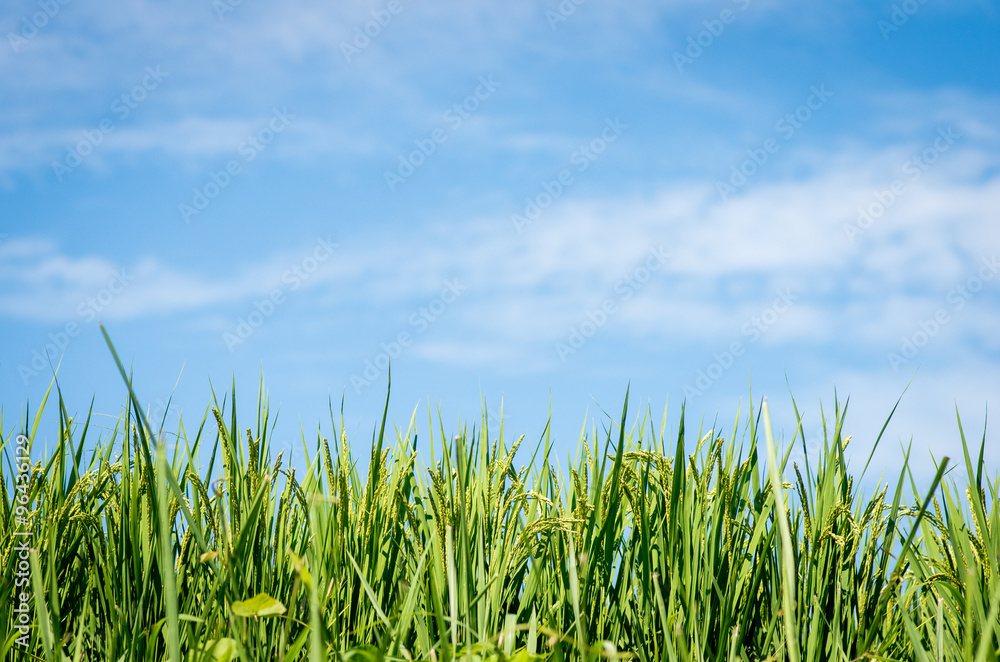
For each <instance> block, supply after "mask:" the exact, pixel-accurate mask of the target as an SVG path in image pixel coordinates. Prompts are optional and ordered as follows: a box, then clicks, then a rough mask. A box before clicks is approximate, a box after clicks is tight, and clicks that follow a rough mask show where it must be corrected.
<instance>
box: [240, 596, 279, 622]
mask: <svg viewBox="0 0 1000 662" xmlns="http://www.w3.org/2000/svg"><path fill="white" fill-rule="evenodd" d="M232 609H233V613H234V614H236V615H237V616H243V617H244V618H250V617H251V616H255V617H257V618H264V617H267V616H280V615H282V614H284V613H285V605H283V604H281V603H280V602H279V601H277V600H275V599H274V598H272V597H271V596H270V595H268V594H267V593H258V594H257V595H255V596H253V597H252V598H250V599H249V600H237V601H236V602H234V603H233V607H232Z"/></svg>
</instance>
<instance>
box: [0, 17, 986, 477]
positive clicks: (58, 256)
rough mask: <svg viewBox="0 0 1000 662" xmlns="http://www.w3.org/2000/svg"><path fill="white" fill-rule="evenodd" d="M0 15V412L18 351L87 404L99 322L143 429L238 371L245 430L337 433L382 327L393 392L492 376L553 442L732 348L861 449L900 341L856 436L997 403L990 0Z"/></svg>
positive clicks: (923, 440) (700, 400) (27, 399)
mask: <svg viewBox="0 0 1000 662" xmlns="http://www.w3.org/2000/svg"><path fill="white" fill-rule="evenodd" d="M0 33H2V34H3V35H4V36H5V38H4V43H3V44H0V90H2V95H3V96H2V98H3V103H2V104H0V210H2V212H0V235H2V236H0V402H2V403H3V407H4V426H5V431H4V432H5V434H6V433H7V432H9V431H10V430H11V429H13V428H14V427H15V426H16V425H17V421H18V417H19V416H20V412H23V411H24V408H25V405H26V404H28V403H30V404H31V405H32V407H34V406H36V405H37V404H38V402H39V401H40V399H41V395H42V394H43V393H44V391H45V389H46V388H47V387H48V384H49V382H50V380H51V378H52V368H51V367H50V363H51V364H52V365H55V364H56V363H59V362H60V361H61V367H60V368H59V374H58V379H59V384H60V385H61V387H62V389H63V392H64V394H65V396H66V397H67V399H68V406H69V408H70V411H71V413H72V412H76V413H77V414H78V415H79V414H83V413H85V411H86V409H87V407H88V406H89V403H90V400H91V398H95V410H96V411H97V412H100V413H101V414H111V415H114V414H116V413H117V412H118V411H119V410H120V408H121V406H122V404H123V402H124V391H123V387H122V384H121V380H120V378H119V377H118V375H117V373H116V369H115V367H114V364H113V362H112V360H111V358H110V355H109V352H108V351H107V348H106V347H105V345H104V342H103V339H102V338H101V335H100V330H99V326H98V324H99V323H103V324H104V325H105V327H106V328H107V330H108V331H109V333H110V334H111V336H112V338H113V339H114V341H115V343H116V345H117V347H118V349H119V351H120V353H121V355H122V356H123V358H124V360H125V361H126V362H127V363H129V364H130V365H131V366H132V367H133V369H134V371H135V375H136V386H137V388H138V391H139V394H140V397H141V398H142V399H143V400H144V402H145V404H147V405H148V406H150V407H152V408H153V409H154V410H156V411H160V410H161V409H162V403H165V402H166V400H167V399H168V398H169V397H170V396H171V394H173V397H174V400H173V404H172V406H171V412H170V413H169V414H168V427H171V428H176V426H177V423H178V418H179V416H180V415H183V417H184V420H185V421H186V423H187V425H188V427H189V428H190V427H192V426H196V424H197V421H198V420H200V417H201V415H202V414H203V412H204V410H205V406H206V404H207V403H208V400H209V397H210V386H211V385H214V386H215V388H216V389H217V390H219V391H220V392H221V391H225V390H227V389H228V386H229V385H230V383H231V381H232V380H233V379H234V378H235V381H236V384H237V389H238V391H239V394H240V403H241V407H245V414H246V418H247V421H248V422H249V420H250V418H251V416H252V415H253V412H254V408H253V406H252V400H253V398H254V397H255V394H256V388H257V383H258V380H259V377H260V374H261V371H262V370H263V373H264V375H265V378H266V383H267V388H268V391H269V394H270V398H271V402H272V407H274V408H277V409H279V410H280V423H279V426H278V432H279V434H278V437H277V439H275V444H276V446H278V447H282V446H287V447H299V446H300V441H299V439H300V432H299V426H300V425H301V426H302V427H303V428H304V429H305V430H306V431H307V435H308V436H309V437H310V438H312V437H313V436H314V434H315V432H314V431H315V429H316V426H317V425H318V424H321V423H322V424H323V425H324V434H326V435H329V434H330V426H329V422H328V421H329V413H328V409H329V404H328V402H329V400H330V399H332V400H333V402H334V406H335V408H338V409H339V403H340V400H341V398H344V400H345V411H346V424H347V431H348V435H349V436H350V437H351V438H352V439H355V440H356V442H357V443H358V445H359V447H360V448H361V449H362V450H363V449H364V448H365V447H366V445H367V443H368V440H369V439H370V438H371V434H372V430H373V427H374V426H375V424H376V422H377V419H378V416H379V414H380V413H381V407H382V401H383V398H384V396H385V380H386V370H385V369H384V366H385V363H386V359H387V358H391V359H392V371H393V394H392V400H391V406H390V412H391V416H392V418H393V419H394V420H395V421H396V423H397V424H398V425H399V426H401V427H404V428H405V426H406V424H407V423H408V421H409V418H410V414H411V413H412V411H413V409H414V408H415V407H417V406H419V408H420V409H419V414H418V421H426V420H427V406H428V403H430V406H431V407H432V408H435V410H436V409H437V408H438V407H440V410H441V412H442V416H443V417H444V421H445V426H446V431H447V432H448V433H449V434H451V433H453V432H454V431H456V429H457V423H458V420H459V418H460V417H461V418H462V419H463V420H465V419H470V418H474V417H476V416H478V414H479V412H480V407H481V404H482V403H483V402H485V403H486V406H487V407H488V408H489V409H490V410H491V411H493V412H495V413H497V412H499V409H500V405H501V401H502V402H503V408H504V412H505V417H506V418H507V420H508V427H507V432H508V433H510V432H514V433H515V434H520V433H525V434H527V436H528V438H529V439H531V440H535V439H537V438H538V436H539V435H540V434H541V432H542V428H543V426H544V422H545V419H546V416H547V413H548V410H549V406H550V402H551V408H552V414H553V428H552V432H553V434H554V436H555V439H556V443H557V444H558V445H559V447H560V448H563V449H569V448H571V447H572V446H573V445H574V443H575V440H576V438H577V435H578V434H579V430H580V426H581V424H583V422H584V420H591V421H596V422H597V423H598V425H603V424H604V422H605V421H606V418H605V417H604V413H603V412H604V411H607V412H610V413H612V414H614V415H615V416H617V413H618V412H620V408H621V404H622V399H623V397H624V394H625V389H626V386H627V385H628V384H629V383H630V384H631V398H632V405H633V411H636V412H638V411H639V407H642V408H643V409H644V408H646V407H650V408H651V410H652V412H653V415H654V418H655V419H656V420H657V421H659V420H660V417H661V416H662V413H663V408H664V405H666V404H667V403H669V404H668V413H667V422H668V428H671V429H673V428H675V427H676V423H677V418H678V416H679V413H680V407H681V403H682V402H685V401H686V406H687V412H688V416H689V423H688V424H689V426H690V425H697V423H698V422H699V421H700V420H701V419H702V418H704V419H705V420H706V421H707V423H706V427H710V426H711V425H712V421H713V420H714V419H715V417H716V416H717V415H718V416H719V420H720V422H722V423H724V427H725V429H726V430H727V431H728V429H729V428H730V427H731V425H732V421H733V418H734V416H735V415H736V411H737V407H738V406H740V403H741V402H742V406H743V412H744V414H745V413H746V411H747V407H748V404H749V402H748V397H749V383H750V380H751V379H752V382H753V393H754V397H755V398H758V397H759V396H761V395H767V396H768V397H769V400H770V402H771V408H772V411H773V414H774V416H775V419H776V423H777V425H778V427H779V428H781V429H783V430H784V431H785V435H786V437H787V434H788V433H789V432H790V431H791V429H792V427H793V426H792V425H791V422H792V420H793V418H792V413H791V407H790V400H789V397H788V387H787V386H786V383H785V380H786V377H787V380H788V382H789V384H790V385H791V389H792V392H793V393H794V394H795V396H796V398H797V400H798V402H799V404H800V408H803V409H804V410H805V412H806V422H805V431H806V436H807V437H809V438H810V440H812V439H814V438H815V437H816V436H817V434H818V433H819V429H820V426H821V420H820V416H819V403H820V402H821V401H822V402H823V403H824V406H825V407H826V408H827V410H828V411H829V410H831V409H832V405H833V393H834V389H836V391H837V393H838V394H839V395H840V397H841V399H844V398H846V397H847V396H850V399H851V405H850V413H849V416H848V428H849V429H848V432H849V433H851V434H853V435H854V442H853V444H854V446H853V447H852V448H854V449H856V450H855V451H854V453H855V455H857V456H858V457H861V458H862V459H863V458H864V457H866V456H867V453H868V450H869V449H870V448H871V444H872V442H873V441H874V438H875V436H876V434H877V432H878V430H879V428H880V427H881V423H882V422H883V420H884V419H885V417H886V416H887V415H888V414H889V411H890V410H891V408H892V405H893V404H894V402H895V401H896V399H897V398H898V397H899V395H900V394H901V393H902V392H903V389H904V388H905V387H906V385H907V383H908V382H909V381H910V379H911V377H913V376H914V374H916V377H915V379H914V381H913V383H912V385H911V386H910V389H909V391H907V393H906V395H905V397H904V398H903V402H902V404H901V405H900V408H899V410H898V411H897V414H896V417H895V419H894V422H893V424H892V425H891V426H890V428H889V430H888V432H887V437H886V440H885V442H884V446H883V448H882V451H881V452H880V453H879V454H878V455H877V461H876V464H878V465H879V466H880V467H886V468H891V467H893V466H895V465H896V464H897V463H898V459H899V455H900V454H899V447H900V444H901V443H906V442H908V441H909V440H910V439H911V438H912V439H913V443H914V449H915V456H917V457H918V459H919V461H920V463H921V464H920V465H919V466H920V468H921V471H922V472H926V471H927V469H928V467H929V458H930V453H934V454H935V455H937V456H941V455H945V454H950V455H952V456H954V454H955V452H956V449H957V447H958V446H957V445H958V434H957V428H956V424H955V406H956V404H957V406H958V407H959V409H960V411H961V412H962V414H963V419H964V421H965V423H966V428H967V432H971V434H972V436H974V437H976V438H978V434H979V433H981V430H982V426H983V422H984V420H985V417H986V411H987V405H988V404H989V403H993V404H994V406H995V405H996V403H998V402H1000V381H998V379H997V376H998V374H1000V344H998V340H997V334H996V330H997V329H998V328H1000V288H998V281H1000V273H998V270H1000V264H998V262H997V260H998V258H1000V226H998V223H997V221H998V219H997V211H996V210H997V209H1000V131H998V127H997V119H998V118H1000V70H998V69H997V67H996V66H995V63H996V62H998V61H1000V39H998V35H1000V9H998V7H997V5H996V3H993V2H974V1H966V2H963V1H958V2H950V3H943V2H938V1H936V0H925V1H924V2H920V1H919V0H910V1H909V2H896V3H895V4H894V3H892V2H888V1H886V2H850V1H847V2H839V3H827V4H824V5H821V6H816V5H815V4H814V3H808V4H807V3H804V2H789V1H784V0H771V1H763V0H738V1H731V0H725V1H721V2H714V1H713V2H684V1H673V2H653V1H645V0H638V1H637V2H632V3H628V5H627V6H624V7H622V6H619V5H618V4H616V3H604V2H599V1H598V0H586V1H585V2H580V3H579V4H577V2H575V1H574V0H564V1H563V2H562V3H561V4H560V3H559V2H556V1H555V0H542V1H533V0H508V1H507V2H502V3H501V2H447V1H442V2H434V3H411V2H409V1H407V0H392V1H391V2H390V1H372V2H343V3H335V4H333V3H331V4H330V5H327V4H324V3H314V2H299V1H292V2H286V3H281V4H277V3H261V2H255V1H252V0H245V1H243V2H239V3H237V2H236V0H217V1H216V2H214V3H213V2H211V1H210V0H199V1H197V2H194V1H191V2H176V3H161V2H148V1H141V0H133V1H131V2H124V1H117V0H109V1H108V2H104V3H100V5H98V6H90V5H88V4H86V3H82V2H74V1H72V0H66V1H65V2H60V1H59V0H50V1H49V2H45V1H41V2H39V1H37V0H36V1H35V2H28V1H20V0H17V1H12V2H8V3H6V4H5V5H4V9H3V11H2V14H0ZM990 63H993V64H990ZM51 413H52V414H54V413H55V410H54V409H52V411H51ZM101 420H102V421H110V420H111V419H110V418H102V419H101ZM422 426H423V427H421V431H422V432H423V431H425V427H426V423H422ZM54 429H55V428H54V427H51V426H50V427H49V428H48V431H47V432H46V434H48V435H52V434H54ZM970 429H971V430H970ZM990 453H991V455H989V456H988V457H989V458H990V459H991V461H993V462H994V463H996V462H997V461H1000V456H998V455H997V453H996V451H993V450H991V451H990Z"/></svg>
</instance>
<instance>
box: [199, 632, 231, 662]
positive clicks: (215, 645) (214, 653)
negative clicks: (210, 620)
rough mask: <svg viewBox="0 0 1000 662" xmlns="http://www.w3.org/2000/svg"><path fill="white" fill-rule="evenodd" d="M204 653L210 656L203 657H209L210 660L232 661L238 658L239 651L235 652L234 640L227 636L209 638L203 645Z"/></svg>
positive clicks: (219, 661) (213, 661)
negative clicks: (216, 638)
mask: <svg viewBox="0 0 1000 662" xmlns="http://www.w3.org/2000/svg"><path fill="white" fill-rule="evenodd" d="M209 644H210V645H209ZM205 655H208V656H210V657H208V658H203V659H209V660H211V661H212V662H232V660H237V659H239V653H237V652H236V640H235V639H230V638H229V637H224V638H222V639H219V640H215V639H212V640H209V642H208V644H206V646H205Z"/></svg>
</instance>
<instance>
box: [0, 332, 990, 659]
mask: <svg viewBox="0 0 1000 662" xmlns="http://www.w3.org/2000/svg"><path fill="white" fill-rule="evenodd" d="M110 346H111V345H110V341H109V347H110ZM111 349H112V353H114V349H113V347H112V348H111ZM114 360H115V361H118V357H117V355H116V354H115V355H114ZM118 367H119V369H120V370H121V373H122V376H123V378H124V379H125V381H126V383H128V384H129V394H130V395H129V398H128V402H127V403H126V407H125V408H124V413H123V414H122V415H121V416H120V417H119V418H118V419H117V420H116V421H115V423H114V425H113V426H111V428H110V430H102V431H101V433H100V434H99V433H98V432H97V431H96V430H97V426H96V425H92V423H93V418H92V417H93V412H92V411H91V412H90V413H88V414H87V416H86V417H85V418H83V419H82V420H74V419H72V418H70V417H69V415H68V414H67V405H66V403H64V401H63V398H62V395H61V394H60V393H59V391H58V389H55V390H53V389H52V388H50V390H49V394H48V395H47V397H46V401H45V402H43V403H41V405H40V406H39V408H38V409H37V410H36V411H33V412H32V411H25V412H23V413H21V414H19V416H18V417H17V418H16V420H11V419H10V417H9V416H8V415H7V413H5V414H4V415H3V417H2V419H0V434H2V440H0V446H2V448H3V453H2V456H3V460H2V467H3V468H2V473H0V478H2V488H3V489H2V490H0V491H2V493H3V500H2V511H0V565H2V567H3V573H2V576H0V651H2V658H3V659H4V660H22V659H23V660H46V661H48V662H53V661H60V662H62V661H64V660H72V661H74V662H75V661H77V660H148V661H160V660H169V661H180V660H184V661H191V662H195V661H203V662H209V661H213V662H224V661H227V660H230V661H235V660H245V661H250V660H269V661H270V660H279V661H286V660H289V661H290V660H303V661H308V662H319V661H321V660H359V661H361V660H433V661H435V662H447V661H450V660H491V661H496V662H500V661H502V660H512V661H517V662H528V661H530V660H581V661H582V660H600V659H634V660H641V661H646V660H649V661H652V660H665V661H671V662H673V661H685V662H687V661H699V662H701V661H709V660H711V661H715V662H730V661H737V660H739V661H759V660H761V661H762V660H775V661H778V660H782V661H784V660H787V661H789V662H800V661H803V662H805V661H808V662H813V661H818V660H837V661H840V660H844V661H846V660H862V659H866V660H919V661H921V662H932V661H934V662H936V661H941V660H974V661H976V662H983V661H986V660H991V661H992V660H997V659H998V650H1000V577H998V571H1000V508H998V488H1000V479H998V477H997V475H996V471H995V468H990V467H986V466H984V463H983V451H984V448H985V447H986V444H987V443H988V442H987V439H986V433H985V432H984V433H983V435H982V438H981V439H979V440H975V439H972V440H970V441H968V442H967V440H966V437H965V433H964V431H963V429H962V425H961V421H960V420H958V421H957V423H956V426H955V433H956V435H958V436H960V437H961V442H962V448H963V449H964V453H963V457H960V458H955V459H954V460H953V461H952V460H948V459H942V460H941V461H940V464H939V466H938V467H937V472H936V475H935V476H934V479H933V480H932V481H930V482H927V483H926V484H920V483H918V481H917V479H916V478H915V476H914V475H913V472H912V471H911V469H910V456H909V455H907V456H905V457H904V458H903V461H902V468H901V469H900V470H899V472H898V474H896V475H891V476H889V478H888V479H887V480H886V481H881V482H878V486H877V488H875V489H874V490H872V493H871V494H868V495H866V494H865V493H864V492H863V491H862V489H861V487H860V485H861V477H862V476H861V474H858V475H852V473H851V472H850V471H849V470H848V467H847V463H846V460H845V448H847V446H848V443H849V441H850V437H849V436H847V435H846V431H845V421H846V415H847V406H846V404H842V403H840V402H835V403H834V408H833V420H835V422H836V423H835V426H832V427H831V428H830V429H824V436H825V441H824V447H823V449H822V450H821V451H820V452H819V454H818V458H817V454H815V453H813V454H812V455H811V457H812V458H813V462H811V463H808V462H807V463H803V464H802V465H799V464H797V463H793V462H791V461H790V459H789V458H790V453H791V451H792V449H793V446H794V444H801V447H802V448H804V446H805V435H804V434H803V433H802V430H801V424H800V427H799V430H797V435H796V438H795V439H794V440H786V441H785V442H776V441H775V439H774V435H773V433H772V429H771V422H770V417H769V413H768V404H767V401H766V400H761V401H760V402H758V403H757V404H756V405H754V404H753V403H752V404H751V406H750V409H749V411H746V412H738V413H737V416H736V420H737V423H736V425H735V426H734V427H733V429H732V430H731V431H728V434H727V433H726V432H724V431H721V430H710V431H706V430H697V431H694V430H692V429H690V428H688V427H686V426H685V419H684V411H683V408H681V411H680V413H679V418H678V420H677V421H676V422H674V421H672V422H673V423H674V425H673V427H674V429H676V430H677V432H676V434H675V435H674V434H671V435H669V438H668V435H667V434H666V430H667V417H666V414H664V415H663V417H662V418H661V419H660V420H659V421H657V420H654V418H653V415H652V412H651V411H649V410H647V411H645V412H638V414H636V413H632V412H630V411H629V406H628V399H629V396H628V393H626V394H625V398H624V403H623V406H622V411H621V417H620V419H618V420H609V421H608V422H607V425H606V427H605V429H603V430H598V429H597V428H591V429H586V428H585V429H584V430H583V431H581V434H580V439H579V444H578V447H577V449H576V452H575V453H574V455H573V459H571V460H568V461H567V462H566V463H565V464H560V463H559V462H557V461H556V460H555V459H554V451H553V446H552V443H551V439H550V436H549V434H548V428H546V429H545V430H542V431H538V434H539V436H538V437H537V438H536V439H527V438H525V437H523V436H518V437H516V438H509V437H508V435H507V434H506V431H505V430H504V427H503V425H502V423H501V425H500V426H499V428H497V426H496V425H494V424H492V422H490V421H488V420H487V415H486V414H485V413H484V414H483V415H482V416H481V417H480V418H478V419H477V420H476V421H475V423H474V424H472V425H469V426H465V427H463V428H462V429H461V430H460V431H459V434H458V435H457V436H455V435H453V434H452V431H448V432H446V430H445V427H444V425H443V424H442V422H441V421H440V419H438V420H436V421H435V420H434V418H433V416H431V415H430V414H428V419H427V423H428V425H429V429H430V431H431V433H430V437H431V438H430V439H429V440H425V439H423V438H422V437H421V444H429V446H428V447H429V449H430V451H429V453H427V454H425V455H421V454H420V453H417V451H416V448H417V429H418V427H421V428H423V425H424V420H423V418H422V416H421V420H420V422H419V423H418V418H417V417H418V414H417V413H415V414H414V417H413V418H412V419H411V420H410V422H409V425H408V426H407V427H406V429H405V430H404V429H401V428H397V427H396V426H395V425H394V424H393V423H392V422H390V421H387V420H385V419H386V418H387V416H386V415H384V416H383V419H382V424H381V426H380V428H379V429H378V430H377V431H375V433H374V435H373V437H372V440H371V441H370V442H368V441H365V442H363V443H362V441H360V440H355V439H348V438H347V436H346V434H345V432H344V426H343V414H341V416H340V418H339V420H338V418H337V417H336V415H335V414H334V413H333V412H332V411H331V416H330V418H331V420H330V422H329V430H330V434H329V437H328V438H327V437H323V436H319V437H317V438H304V439H303V440H302V443H303V448H304V449H305V451H306V453H307V455H308V459H307V462H306V468H305V470H304V471H302V472H301V473H300V472H297V471H296V469H295V468H292V467H289V466H288V462H287V458H286V457H285V456H284V455H283V453H280V452H279V453H275V452H274V451H273V449H272V436H271V435H272V432H273V429H274V421H273V419H272V416H271V412H270V410H269V408H268V403H267V401H266V399H265V398H264V396H263V388H261V390H260V392H259V393H258V394H257V397H258V404H257V408H256V417H255V419H254V420H249V421H247V420H237V415H236V411H237V407H236V394H235V390H234V391H232V392H230V393H228V394H225V395H223V396H221V397H220V396H218V395H216V394H215V393H213V394H212V398H211V403H210V404H209V406H208V407H207V408H206V410H205V413H204V415H203V416H202V417H201V418H200V420H195V421H193V424H192V422H190V421H188V422H185V421H182V422H181V424H180V425H179V427H178V428H177V429H176V430H161V429H159V427H158V425H157V422H156V421H147V420H146V419H145V417H144V416H143V413H142V410H141V407H140V406H139V404H138V403H139V402H140V400H139V399H138V398H137V397H136V394H135V393H134V392H133V391H132V388H131V382H130V381H129V379H128V375H127V373H126V371H125V370H124V368H123V367H122V365H121V363H120V361H118ZM793 403H794V400H793ZM46 407H49V408H51V407H56V408H57V410H58V414H59V415H58V421H59V423H58V429H45V430H42V429H39V426H40V425H41V421H42V419H43V412H44V411H45V410H46ZM5 411H6V410H5ZM386 411H388V395H387V403H386ZM795 412H796V415H798V413H799V409H798V408H797V407H796V408H795ZM889 416H890V417H891V413H890V414H889ZM824 419H825V416H824ZM800 420H801V419H800ZM630 421H631V422H630ZM423 429H426V428H423ZM497 429H499V434H496V435H493V436H491V435H490V434H489V433H488V432H487V431H488V430H497ZM883 431H884V428H883ZM164 434H167V435H169V436H171V437H173V435H175V434H176V439H177V440H178V443H177V444H176V445H174V447H173V448H172V450H170V451H169V452H168V450H167V449H166V447H165V446H164V445H163V443H162V442H159V441H158V440H160V439H162V438H163V437H164ZM45 439H48V443H49V446H50V447H51V448H52V451H51V453H49V454H48V455H47V456H46V457H44V458H40V457H39V453H38V450H37V448H41V446H42V444H43V443H44V440H45ZM880 441H881V438H880V439H879V440H864V442H863V443H864V445H865V447H866V448H867V447H868V446H869V445H871V444H872V442H875V445H876V446H877V445H878V443H879V442H880ZM53 442H54V447H53ZM861 443H862V442H858V445H861ZM369 444H370V448H369ZM29 446H37V448H36V452H35V453H33V454H32V455H31V457H32V458H34V460H35V461H32V460H28V459H26V458H25V457H24V452H26V451H27V449H28V447H29ZM362 446H363V447H365V448H366V450H365V454H366V455H367V456H368V460H367V467H368V468H367V470H366V471H365V472H364V473H362V472H360V471H359V470H358V464H359V457H358V449H359V448H361V447H362ZM85 449H92V450H85ZM873 452H874V451H873ZM515 454H516V457H515ZM806 457H807V458H809V457H810V455H808V454H807V455H806ZM521 459H524V460H525V461H524V462H523V465H522V464H520V463H518V461H519V460H521ZM952 467H956V468H957V471H955V472H954V475H952V473H947V472H948V471H949V469H951V468H952ZM866 468H867V465H866ZM955 476H961V479H958V478H955Z"/></svg>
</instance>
